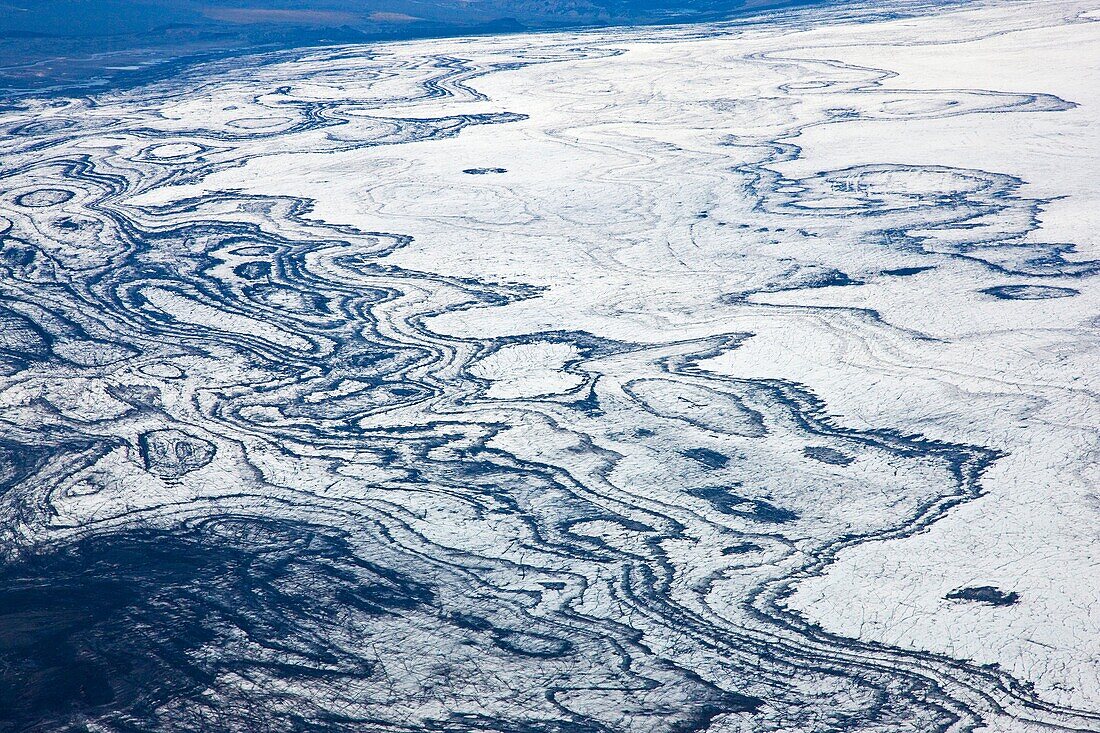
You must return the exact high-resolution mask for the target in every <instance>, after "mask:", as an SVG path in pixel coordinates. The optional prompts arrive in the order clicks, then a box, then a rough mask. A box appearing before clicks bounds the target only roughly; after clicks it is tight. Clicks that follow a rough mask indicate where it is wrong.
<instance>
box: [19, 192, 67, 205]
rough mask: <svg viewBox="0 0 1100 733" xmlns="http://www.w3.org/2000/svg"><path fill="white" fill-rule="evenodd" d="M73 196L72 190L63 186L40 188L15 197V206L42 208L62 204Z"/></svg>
mask: <svg viewBox="0 0 1100 733" xmlns="http://www.w3.org/2000/svg"><path fill="white" fill-rule="evenodd" d="M72 197H73V192H72V191H66V190H65V189H63V188H40V189H38V190H37V191H28V192H27V193H24V194H20V195H19V196H16V197H15V204H16V206H22V207H24V208H28V209H42V208H45V207H47V206H57V205H58V204H63V203H65V202H66V201H68V200H69V199H71V198H72Z"/></svg>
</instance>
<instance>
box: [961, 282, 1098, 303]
mask: <svg viewBox="0 0 1100 733" xmlns="http://www.w3.org/2000/svg"><path fill="white" fill-rule="evenodd" d="M980 292H982V293H985V294H986V295H992V296H993V297H994V298H999V299H1001V300H1050V299H1051V298H1069V297H1072V296H1074V295H1080V294H1081V291H1080V290H1075V289H1073V288H1059V287H1055V286H1054V285H997V286H996V287H992V288H985V289H984V290H981V291H980Z"/></svg>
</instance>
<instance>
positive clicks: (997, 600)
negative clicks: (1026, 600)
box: [944, 585, 1020, 606]
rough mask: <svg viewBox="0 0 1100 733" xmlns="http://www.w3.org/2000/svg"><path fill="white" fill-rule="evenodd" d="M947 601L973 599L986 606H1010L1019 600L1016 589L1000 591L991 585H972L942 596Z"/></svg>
mask: <svg viewBox="0 0 1100 733" xmlns="http://www.w3.org/2000/svg"><path fill="white" fill-rule="evenodd" d="M944 598H946V599H947V600H949V601H974V602H976V603H984V604H986V605H987V606H1011V605H1013V604H1015V603H1016V602H1017V601H1019V600H1020V594H1019V593H1017V592H1016V591H1008V592H1007V593H1006V592H1005V591H1002V590H1001V589H1000V588H996V587H994V586H992V585H974V586H970V587H968V588H959V589H958V590H953V591H951V592H950V593H948V594H947V595H946V596H944Z"/></svg>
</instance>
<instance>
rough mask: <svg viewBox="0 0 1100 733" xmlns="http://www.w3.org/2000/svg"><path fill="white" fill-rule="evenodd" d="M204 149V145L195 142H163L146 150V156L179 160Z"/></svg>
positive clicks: (153, 158) (155, 158)
mask: <svg viewBox="0 0 1100 733" xmlns="http://www.w3.org/2000/svg"><path fill="white" fill-rule="evenodd" d="M202 151H203V147H202V146H201V145H197V144H195V143H163V144H161V145H154V146H153V147H151V148H149V149H148V150H146V151H145V157H146V158H148V159H150V160H178V159H180V158H190V157H191V156H194V155H198V154H199V153H201V152H202Z"/></svg>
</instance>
